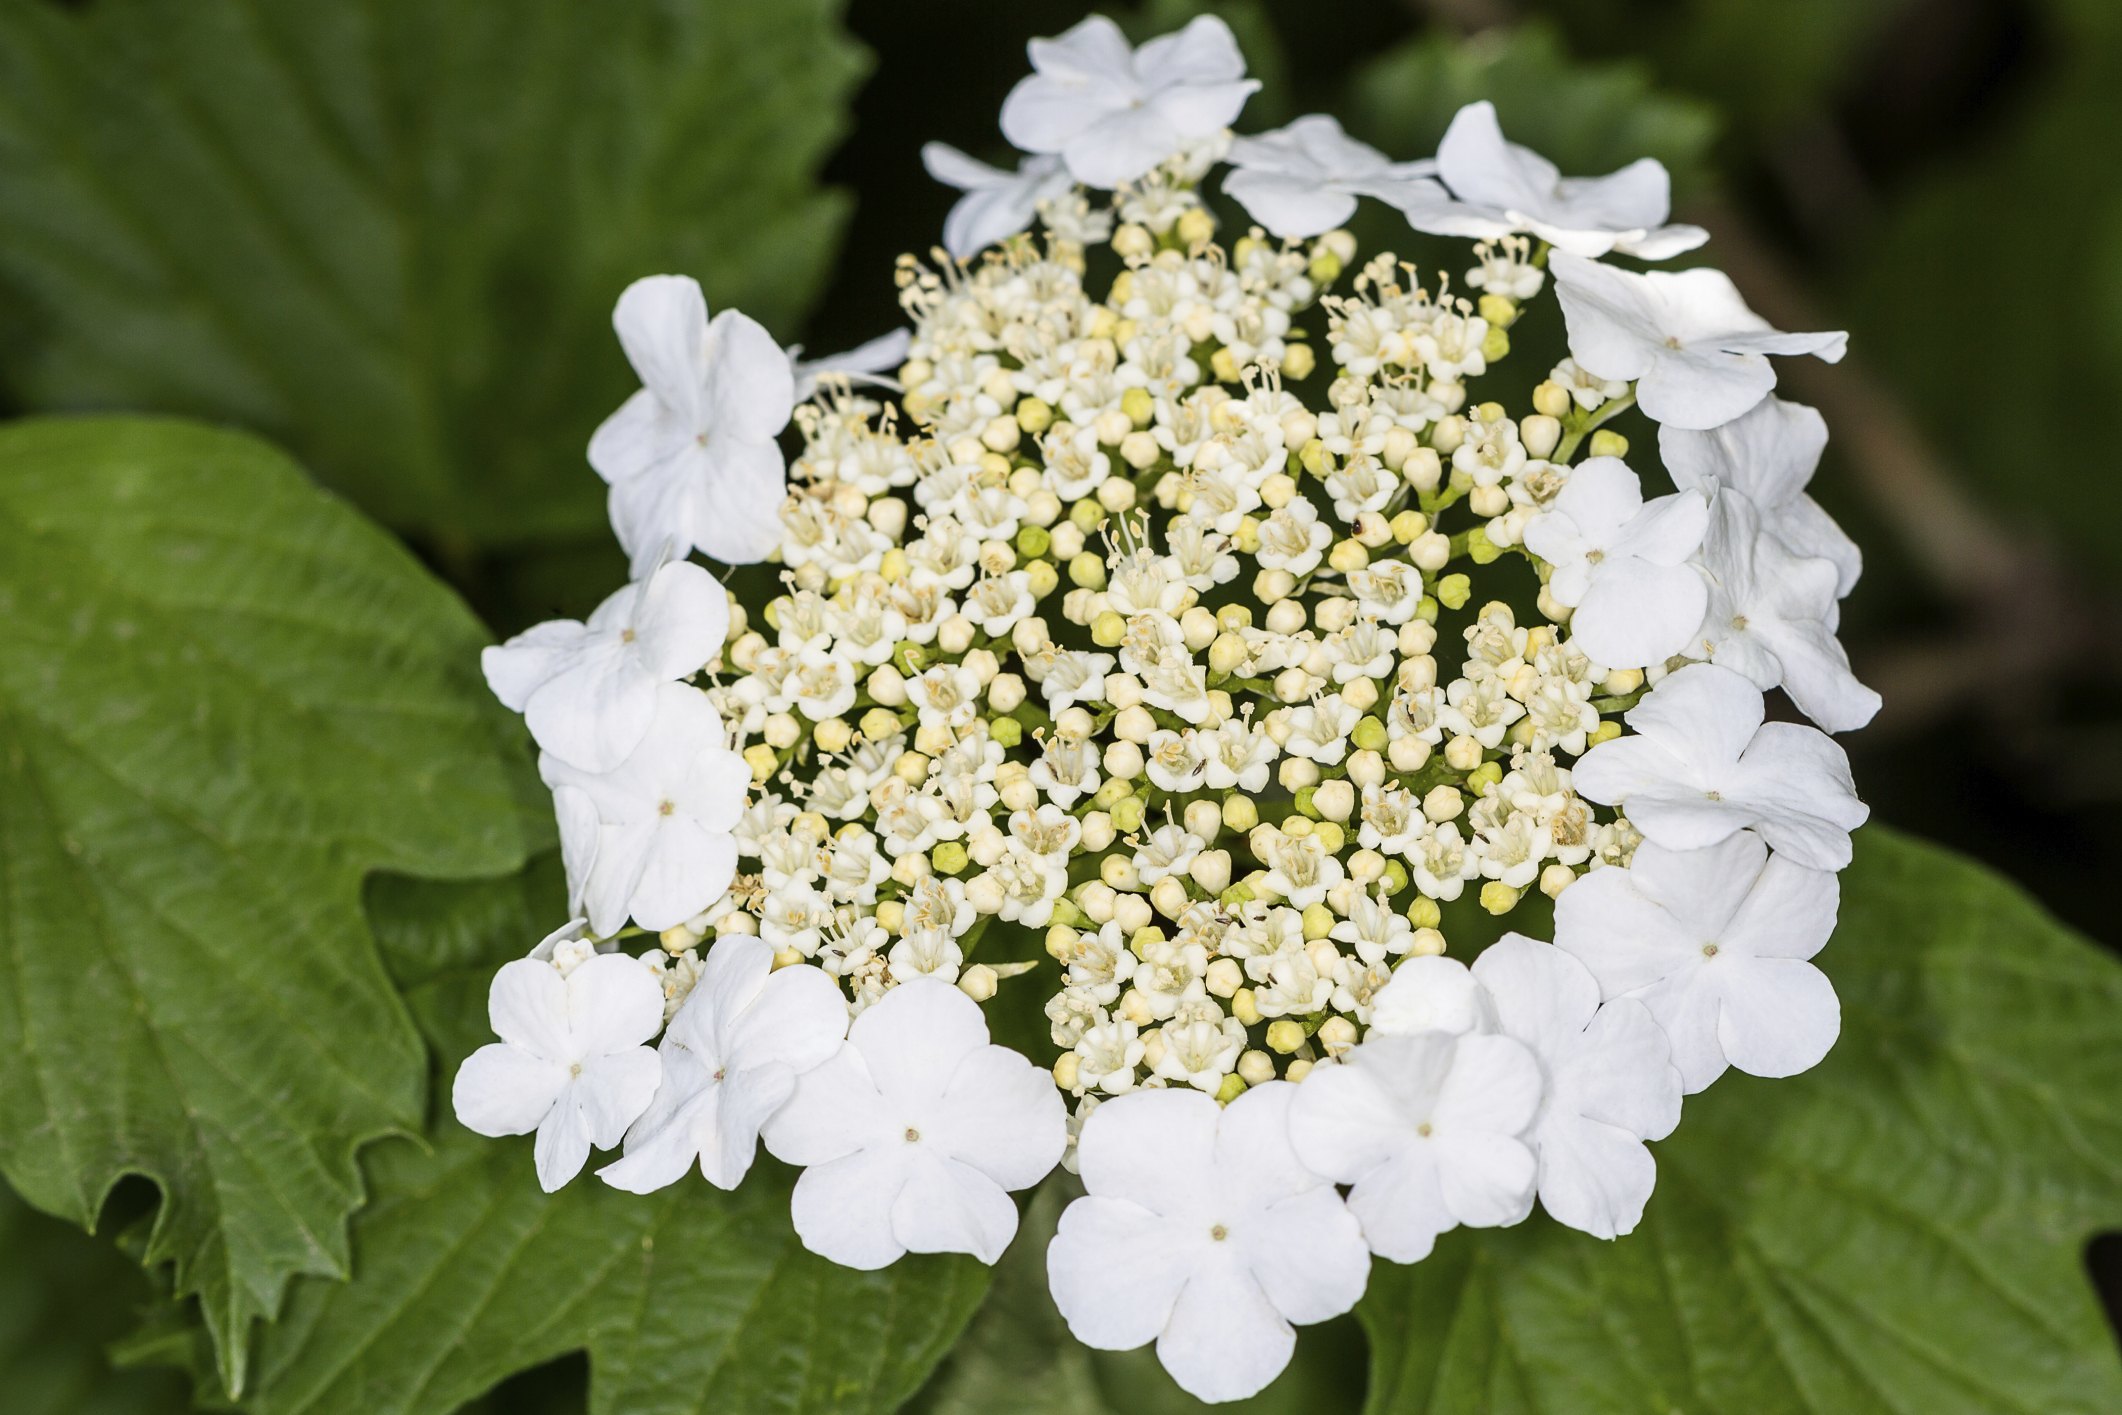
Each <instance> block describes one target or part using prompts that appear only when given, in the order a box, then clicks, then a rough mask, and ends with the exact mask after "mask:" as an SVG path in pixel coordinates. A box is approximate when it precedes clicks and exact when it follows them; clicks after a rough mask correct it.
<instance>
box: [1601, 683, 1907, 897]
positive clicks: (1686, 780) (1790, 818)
mask: <svg viewBox="0 0 2122 1415" xmlns="http://www.w3.org/2000/svg"><path fill="white" fill-rule="evenodd" d="M1762 706H1763V705H1762V701H1761V691H1760V690H1759V689H1758V688H1756V687H1754V685H1753V684H1751V683H1749V682H1747V681H1746V679H1745V677H1744V676H1742V675H1741V674H1738V673H1735V672H1733V671H1732V670H1731V669H1729V668H1720V667H1719V666H1717V665H1716V664H1713V663H1694V664H1689V665H1688V666H1687V667H1685V668H1683V669H1681V670H1680V671H1679V672H1677V673H1675V674H1672V675H1671V676H1670V677H1668V678H1666V679H1665V680H1663V681H1662V682H1660V683H1659V684H1658V685H1657V686H1656V687H1655V688H1653V689H1651V691H1650V692H1649V694H1648V695H1646V696H1645V697H1644V699H1643V701H1641V702H1639V703H1637V704H1636V705H1635V706H1634V707H1633V708H1630V709H1629V711H1628V714H1627V721H1628V725H1629V726H1630V727H1633V728H1634V729H1635V735H1633V736H1626V737H1617V738H1615V739H1614V740H1613V741H1611V742H1601V743H1600V744H1599V745H1598V746H1596V747H1594V748H1592V749H1591V750H1590V751H1589V752H1586V753H1585V754H1584V755H1583V756H1582V757H1580V758H1578V760H1577V765H1576V767H1575V769H1574V772H1573V774H1572V784H1573V785H1574V786H1575V787H1576V790H1577V794H1578V795H1580V796H1582V797H1584V798H1585V799H1586V800H1589V801H1597V802H1598V803H1599V804H1601V805H1606V806H1619V807H1620V808H1621V809H1622V810H1623V811H1624V812H1626V813H1627V815H1628V819H1629V821H1630V823H1631V824H1633V825H1634V826H1635V827H1636V829H1637V830H1640V831H1642V832H1643V835H1644V837H1645V838H1646V839H1648V840H1651V841H1653V842H1654V843H1656V844H1659V845H1664V846H1666V847H1668V848H1670V849H1674V850H1699V849H1702V848H1704V847H1705V846H1710V845H1715V844H1716V843H1717V842H1719V841H1721V840H1724V839H1727V838H1728V837H1730V836H1731V835H1733V834H1734V833H1736V832H1738V831H1741V830H1745V829H1748V828H1752V829H1754V830H1758V831H1759V832H1760V833H1761V835H1762V837H1763V838H1764V839H1766V840H1767V841H1768V843H1769V844H1770V845H1772V846H1774V847H1775V848H1776V849H1778V850H1781V851H1784V852H1787V853H1788V854H1789V855H1790V856H1791V858H1792V859H1793V860H1794V861H1795V862H1796V863H1798V864H1802V865H1807V866H1810V867H1811V868H1813V869H1821V870H1839V869H1841V868H1842V867H1843V866H1845V865H1847V864H1848V863H1849V860H1850V846H1849V833H1850V832H1851V831H1853V830H1855V829H1856V828H1857V827H1858V826H1860V825H1862V824H1864V822H1865V820H1866V819H1867V818H1868V817H1869V816H1870V815H1871V811H1870V810H1869V808H1867V807H1866V806H1865V805H1864V803H1863V802H1861V801H1859V800H1858V799H1857V793H1856V787H1855V783H1853V782H1852V781H1851V779H1850V774H1849V755H1848V754H1847V753H1846V752H1844V751H1843V750H1842V748H1840V747H1839V746H1837V745H1836V744H1835V741H1834V739H1833V738H1831V737H1829V736H1827V735H1826V734H1825V733H1823V732H1820V731H1818V730H1817V729H1815V728H1811V727H1806V726H1803V725H1802V724H1799V723H1795V722H1763V721H1762V717H1763V711H1762ZM1572 887H1574V886H1572Z"/></svg>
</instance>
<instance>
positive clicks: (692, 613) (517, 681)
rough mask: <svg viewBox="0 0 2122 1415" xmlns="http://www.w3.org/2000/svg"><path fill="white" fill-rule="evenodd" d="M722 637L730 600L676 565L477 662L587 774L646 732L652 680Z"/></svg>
mask: <svg viewBox="0 0 2122 1415" xmlns="http://www.w3.org/2000/svg"><path fill="white" fill-rule="evenodd" d="M728 633H729V596H728V595H727V594H726V593H724V591H723V589H722V586H721V585H720V584H718V583H717V582H716V580H715V577H714V576H713V575H710V574H709V573H708V572H707V571H706V570H705V569H704V568H702V567H701V566H698V565H694V564H690V563H688V562H683V561H681V562H679V563H677V564H674V565H665V566H662V567H661V568H659V569H658V570H656V571H655V573H654V574H652V575H650V576H649V577H648V578H647V579H646V580H642V581H640V582H638V583H635V584H631V585H628V586H627V587H626V588H625V589H622V590H620V591H619V592H618V593H617V594H614V595H612V596H611V597H610V598H609V599H607V600H605V601H604V603H602V604H600V605H598V606H597V608H596V611H595V612H594V613H592V614H591V615H590V617H589V620H588V622H586V623H578V622H577V621H575V620H572V619H556V620H554V621H552V622H550V623H546V624H539V625H537V626H535V627H533V628H530V629H526V630H524V631H523V632H522V633H520V634H518V635H516V637H514V638H513V639H510V640H509V641H508V642H507V643H505V644H497V645H495V646H494V647H492V648H489V649H487V650H486V652H485V653H483V654H481V655H480V657H479V662H480V666H481V667H482V668H484V669H485V670H486V682H487V686H488V687H490V688H492V689H493V690H494V696H495V697H497V698H499V699H500V700H501V701H502V702H503V703H504V704H506V705H507V706H508V707H510V708H513V709H514V710H515V711H517V712H520V713H522V714H523V720H524V722H525V724H526V725H528V726H529V728H530V732H531V736H532V737H533V738H534V739H536V741H537V743H538V745H539V746H540V747H543V748H544V749H545V750H546V751H548V752H551V753H552V754H553V755H554V756H555V757H558V758H559V759H560V760H561V761H564V762H566V763H567V764H568V765H570V766H575V767H580V768H581V769H582V770H584V771H610V770H611V769H612V768H613V767H615V766H617V765H618V764H619V763H620V762H623V761H625V760H626V758H627V756H628V755H629V754H631V753H632V751H633V750H634V748H636V747H638V746H639V745H641V739H642V738H643V737H644V736H646V735H647V734H648V724H649V720H650V719H651V718H653V717H654V716H655V714H656V688H657V686H658V685H659V684H662V683H668V682H671V681H673V680H675V679H679V678H683V677H685V676H687V675H688V674H691V673H694V672H697V671H698V670H699V669H700V667H701V666H702V665H703V664H705V663H706V662H707V661H708V660H709V659H711V658H713V657H714V656H715V655H716V654H718V653H720V652H721V651H722V641H723V639H724V638H725V637H727V635H728Z"/></svg>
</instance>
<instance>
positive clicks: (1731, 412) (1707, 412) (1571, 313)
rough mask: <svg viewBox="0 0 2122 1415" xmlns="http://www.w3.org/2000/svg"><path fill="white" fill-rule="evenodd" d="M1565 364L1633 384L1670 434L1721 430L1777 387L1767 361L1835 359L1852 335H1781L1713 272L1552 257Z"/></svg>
mask: <svg viewBox="0 0 2122 1415" xmlns="http://www.w3.org/2000/svg"><path fill="white" fill-rule="evenodd" d="M1548 269H1549V270H1550V271H1551V272H1552V273H1553V274H1554V277H1555V294H1556V297H1557V298H1558V299H1560V300H1561V302H1562V314H1563V318H1564V320H1565V321H1566V322H1567V325H1568V329H1569V352H1570V355H1571V357H1573V358H1575V359H1576V361H1577V362H1578V363H1579V364H1581V365H1583V367H1584V368H1585V369H1586V370H1587V371H1588V372H1590V373H1592V374H1594V375H1596V376H1598V377H1600V378H1619V379H1629V380H1633V381H1634V382H1635V384H1636V402H1637V403H1638V404H1640V405H1641V407H1642V409H1643V411H1644V412H1645V413H1646V414H1648V415H1649V417H1650V418H1651V420H1652V421H1654V422H1659V423H1663V424H1665V425H1666V426H1669V427H1678V428H1692V429H1697V430H1700V429H1706V428H1713V427H1718V426H1720V425H1722V424H1724V423H1728V422H1730V421H1731V420H1732V419H1733V418H1736V417H1738V416H1739V415H1741V414H1742V413H1745V412H1746V411H1747V410H1748V409H1750V408H1752V407H1753V406H1754V405H1755V404H1757V403H1759V402H1760V401H1761V400H1762V399H1763V398H1765V397H1767V396H1768V393H1769V390H1770V389H1772V388H1774V387H1775V386H1776V370H1775V368H1774V366H1773V365H1771V364H1770V363H1769V361H1768V357H1767V356H1768V355H1770V354H1815V355H1818V356H1819V357H1820V358H1822V359H1825V360H1826V361H1827V362H1829V363H1835V362H1837V361H1838V360H1840V359H1841V357H1842V354H1843V351H1844V350H1845V349H1846V348H1847V347H1848V345H1849V336H1848V335H1847V334H1843V333H1840V332H1834V333H1824V334H1785V333H1782V332H1781V331H1779V330H1777V329H1774V328H1772V327H1770V325H1769V323H1768V321H1767V320H1765V319H1763V318H1761V316H1759V315H1757V314H1755V313H1754V312H1753V311H1752V310H1751V309H1748V308H1747V305H1746V301H1745V300H1744V299H1743V298H1741V296H1740V294H1739V290H1738V287H1737V286H1735V285H1733V284H1732V282H1731V277H1729V276H1727V275H1725V274H1724V273H1723V272H1722V271H1717V270H1707V269H1704V270H1680V271H1662V270H1654V271H1651V272H1649V273H1647V274H1642V275H1638V274H1635V273H1633V272H1630V271H1626V270H1617V269H1615V268H1614V267H1612V266H1610V265H1601V264H1600V263H1599V262H1597V261H1593V260H1586V259H1584V258H1583V257H1582V256H1574V255H1571V254H1569V253H1568V252H1567V251H1560V250H1558V251H1556V252H1555V253H1554V255H1553V256H1552V257H1551V258H1550V260H1549V262H1548Z"/></svg>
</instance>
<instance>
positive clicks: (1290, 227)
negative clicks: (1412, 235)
mask: <svg viewBox="0 0 2122 1415" xmlns="http://www.w3.org/2000/svg"><path fill="white" fill-rule="evenodd" d="M1230 164H1231V166H1232V167H1233V168H1234V169H1236V170H1234V171H1233V172H1232V173H1231V174H1230V175H1229V176H1227V177H1225V178H1224V179H1223V190H1224V191H1226V192H1228V193H1230V195H1231V197H1232V198H1233V199H1234V200H1236V201H1237V203H1238V204H1239V205H1240V206H1243V207H1244V208H1245V209H1246V211H1247V212H1249V213H1250V214H1251V216H1252V218H1253V220H1255V221H1257V222H1259V223H1260V224H1261V225H1262V226H1265V227H1266V228H1267V229H1268V230H1269V231H1272V232H1273V233H1274V234H1275V235H1277V236H1281V237H1284V238H1286V239H1296V238H1299V237H1304V236H1316V235H1318V234H1319V233H1320V232H1322V231H1330V230H1332V229H1333V228H1334V227H1336V226H1339V225H1341V224H1342V223H1343V222H1345V221H1347V220H1348V218H1349V217H1351V216H1353V215H1354V214H1355V211H1356V199H1357V198H1358V197H1371V198H1374V199H1375V200H1378V201H1382V202H1384V203H1385V204H1386V205H1387V206H1391V207H1394V208H1396V209H1398V210H1399V211H1401V212H1403V213H1406V214H1407V215H1408V218H1409V220H1410V221H1413V222H1414V224H1415V225H1416V226H1418V227H1420V228H1421V229H1423V230H1430V229H1432V224H1428V223H1434V222H1437V221H1446V222H1448V221H1449V220H1450V219H1451V218H1452V216H1453V215H1454V213H1453V210H1452V202H1451V199H1450V198H1449V197H1447V196H1446V195H1445V193H1444V189H1443V188H1442V187H1440V186H1438V185H1437V183H1436V181H1435V180H1434V174H1435V172H1436V166H1437V164H1436V163H1434V162H1427V161H1425V162H1394V161H1393V160H1392V159H1391V158H1389V157H1387V156H1386V155H1385V154H1384V153H1382V152H1380V151H1378V149H1376V148H1374V147H1371V146H1370V145H1369V144H1367V143H1360V142H1357V141H1356V140H1355V139H1354V138H1352V137H1350V136H1349V135H1348V134H1347V133H1345V132H1343V131H1342V130H1341V125H1340V124H1339V123H1338V122H1336V121H1335V120H1334V119H1332V118H1329V117H1327V116H1326V115H1324V114H1321V113H1315V114H1312V115H1311V116H1310V117H1307V118H1299V119H1298V120H1297V121H1296V122H1294V123H1291V124H1290V125H1289V126H1288V127H1286V128H1279V129H1277V130H1275V131H1274V132H1271V133H1261V134H1259V135H1258V136H1256V137H1241V138H1238V139H1236V140H1235V141H1233V142H1232V143H1231V147H1230ZM1449 234H1474V232H1473V231H1472V229H1471V227H1468V228H1467V229H1466V230H1465V231H1457V230H1455V231H1453V232H1451V233H1449Z"/></svg>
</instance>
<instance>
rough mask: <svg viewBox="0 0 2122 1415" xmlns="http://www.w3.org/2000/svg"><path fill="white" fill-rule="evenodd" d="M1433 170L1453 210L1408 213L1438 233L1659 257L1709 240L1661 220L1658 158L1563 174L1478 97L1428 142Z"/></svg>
mask: <svg viewBox="0 0 2122 1415" xmlns="http://www.w3.org/2000/svg"><path fill="white" fill-rule="evenodd" d="M1437 175H1438V176H1439V177H1440V178H1442V179H1443V182H1444V185H1445V186H1446V187H1449V188H1450V189H1451V194H1452V195H1453V196H1454V197H1456V198H1458V203H1459V209H1458V210H1457V211H1456V212H1454V213H1452V215H1453V216H1454V217H1455V218H1456V219H1455V220H1454V221H1453V222H1452V223H1451V224H1448V225H1439V226H1430V225H1424V224H1423V222H1422V220H1421V219H1420V218H1419V217H1417V218H1415V225H1416V226H1417V227H1418V228H1420V229H1422V230H1425V231H1433V232H1435V233H1436V234H1438V235H1444V236H1457V235H1475V236H1483V237H1496V236H1504V235H1508V234H1510V233H1511V232H1513V231H1523V232H1526V233H1528V234H1530V235H1534V236H1538V237H1539V238H1540V239H1541V240H1543V241H1546V242H1547V243H1549V244H1550V245H1552V246H1554V247H1555V248H1556V249H1557V250H1561V251H1567V252H1570V253H1571V254H1574V255H1580V256H1602V255H1605V254H1606V253H1607V252H1608V251H1619V252H1621V253H1622V254H1623V255H1632V256H1636V257H1638V258H1639V259H1642V260H1664V259H1665V258H1666V257H1667V256H1674V255H1678V254H1679V253H1680V252H1682V251H1690V250H1693V249H1694V248H1695V247H1696V246H1699V245H1701V244H1702V243H1703V242H1704V241H1706V240H1708V239H1709V232H1707V231H1705V230H1703V229H1702V228H1701V227H1699V226H1668V225H1666V224H1665V218H1666V217H1667V216H1668V215H1669V214H1671V212H1672V182H1671V180H1670V179H1669V178H1668V177H1667V176H1666V173H1665V167H1664V164H1662V163H1660V162H1658V161H1657V160H1656V159H1654V158H1649V157H1646V158H1643V159H1641V160H1639V161H1636V162H1631V163H1629V164H1628V166H1626V167H1623V168H1622V169H1621V170H1620V171H1618V172H1610V173H1608V174H1607V175H1606V176H1604V177H1565V176H1563V175H1562V174H1561V172H1560V171H1558V170H1557V169H1556V167H1555V164H1554V163H1552V162H1549V161H1548V160H1547V159H1546V158H1544V157H1542V156H1540V154H1538V153H1537V152H1534V151H1533V150H1532V149H1530V148H1525V147H1520V146H1518V144H1516V143H1514V142H1506V141H1505V140H1504V137H1503V128H1502V125H1501V124H1499V123H1498V122H1497V121H1496V109H1495V105H1494V104H1492V103H1490V102H1488V101H1487V100H1486V99H1483V100H1481V101H1480V102H1478V103H1469V104H1467V105H1466V106H1465V107H1464V108H1461V109H1460V110H1459V111H1458V113H1457V115H1455V116H1454V117H1453V118H1452V121H1451V126H1450V127H1449V128H1447V129H1446V130H1445V133H1444V141H1443V142H1441V143H1440V144H1438V146H1437ZM1616 376H1617V377H1618V376H1619V375H1616Z"/></svg>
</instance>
